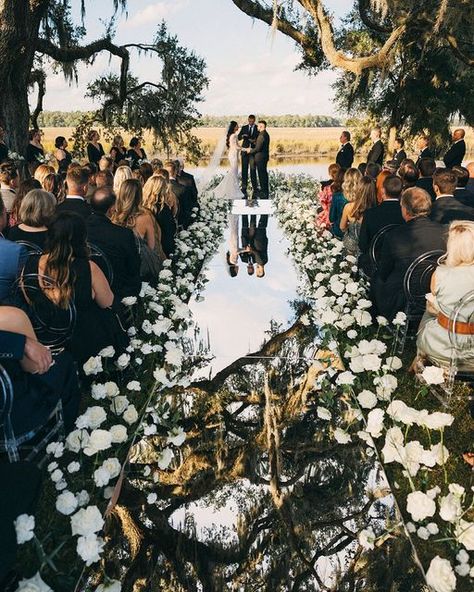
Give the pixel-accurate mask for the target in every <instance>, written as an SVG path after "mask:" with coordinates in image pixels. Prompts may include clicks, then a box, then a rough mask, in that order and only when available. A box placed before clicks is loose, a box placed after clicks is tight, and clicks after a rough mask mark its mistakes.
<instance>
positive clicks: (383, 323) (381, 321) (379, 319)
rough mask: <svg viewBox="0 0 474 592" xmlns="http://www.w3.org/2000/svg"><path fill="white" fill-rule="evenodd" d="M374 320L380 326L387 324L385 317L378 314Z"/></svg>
mask: <svg viewBox="0 0 474 592" xmlns="http://www.w3.org/2000/svg"><path fill="white" fill-rule="evenodd" d="M376 320H377V323H378V324H379V325H380V326H381V327H386V326H387V325H388V320H387V319H386V318H385V317H382V316H378V317H377V319H376Z"/></svg>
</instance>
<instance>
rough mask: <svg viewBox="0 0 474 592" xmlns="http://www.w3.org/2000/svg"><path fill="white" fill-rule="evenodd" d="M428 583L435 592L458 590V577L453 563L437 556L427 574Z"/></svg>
mask: <svg viewBox="0 0 474 592" xmlns="http://www.w3.org/2000/svg"><path fill="white" fill-rule="evenodd" d="M426 583H427V584H428V586H431V588H432V590H433V591H434V592H453V591H454V590H456V576H455V575H454V572H453V568H452V567H451V563H450V562H449V561H448V560H447V559H442V558H441V557H440V556H439V555H436V557H434V558H433V559H432V560H431V563H430V567H429V568H428V571H427V572H426Z"/></svg>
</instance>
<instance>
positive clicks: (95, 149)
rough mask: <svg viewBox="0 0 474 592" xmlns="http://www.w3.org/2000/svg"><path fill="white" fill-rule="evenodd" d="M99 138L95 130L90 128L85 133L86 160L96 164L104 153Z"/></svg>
mask: <svg viewBox="0 0 474 592" xmlns="http://www.w3.org/2000/svg"><path fill="white" fill-rule="evenodd" d="M99 139H100V136H99V132H98V131H97V130H90V132H89V133H88V134H87V140H88V144H87V160H88V161H89V162H92V163H93V164H95V165H96V166H97V165H98V164H99V160H100V159H101V158H102V157H103V156H104V154H105V152H104V149H103V148H102V144H101V143H100V142H99Z"/></svg>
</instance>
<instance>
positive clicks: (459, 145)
mask: <svg viewBox="0 0 474 592" xmlns="http://www.w3.org/2000/svg"><path fill="white" fill-rule="evenodd" d="M465 135H466V132H465V131H464V130H463V129H461V128H459V129H455V130H454V132H453V136H452V139H453V143H452V144H451V146H450V148H449V150H448V151H447V152H446V154H445V155H444V158H443V161H444V164H445V165H446V167H447V168H448V169H452V168H453V166H456V165H457V166H461V165H462V161H463V160H464V156H465V155H466V142H465V141H464V136H465Z"/></svg>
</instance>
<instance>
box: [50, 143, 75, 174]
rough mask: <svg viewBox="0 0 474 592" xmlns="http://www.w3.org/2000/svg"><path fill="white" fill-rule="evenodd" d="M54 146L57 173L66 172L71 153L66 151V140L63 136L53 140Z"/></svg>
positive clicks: (70, 160)
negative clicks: (57, 167)
mask: <svg viewBox="0 0 474 592" xmlns="http://www.w3.org/2000/svg"><path fill="white" fill-rule="evenodd" d="M54 146H55V147H56V152H55V153H54V156H55V158H56V160H57V161H58V166H59V169H58V173H59V174H64V175H65V174H66V173H67V169H68V167H69V165H70V164H71V162H72V155H71V153H70V152H68V151H67V140H66V138H65V137H64V136H58V137H57V138H56V139H55V140H54Z"/></svg>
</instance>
